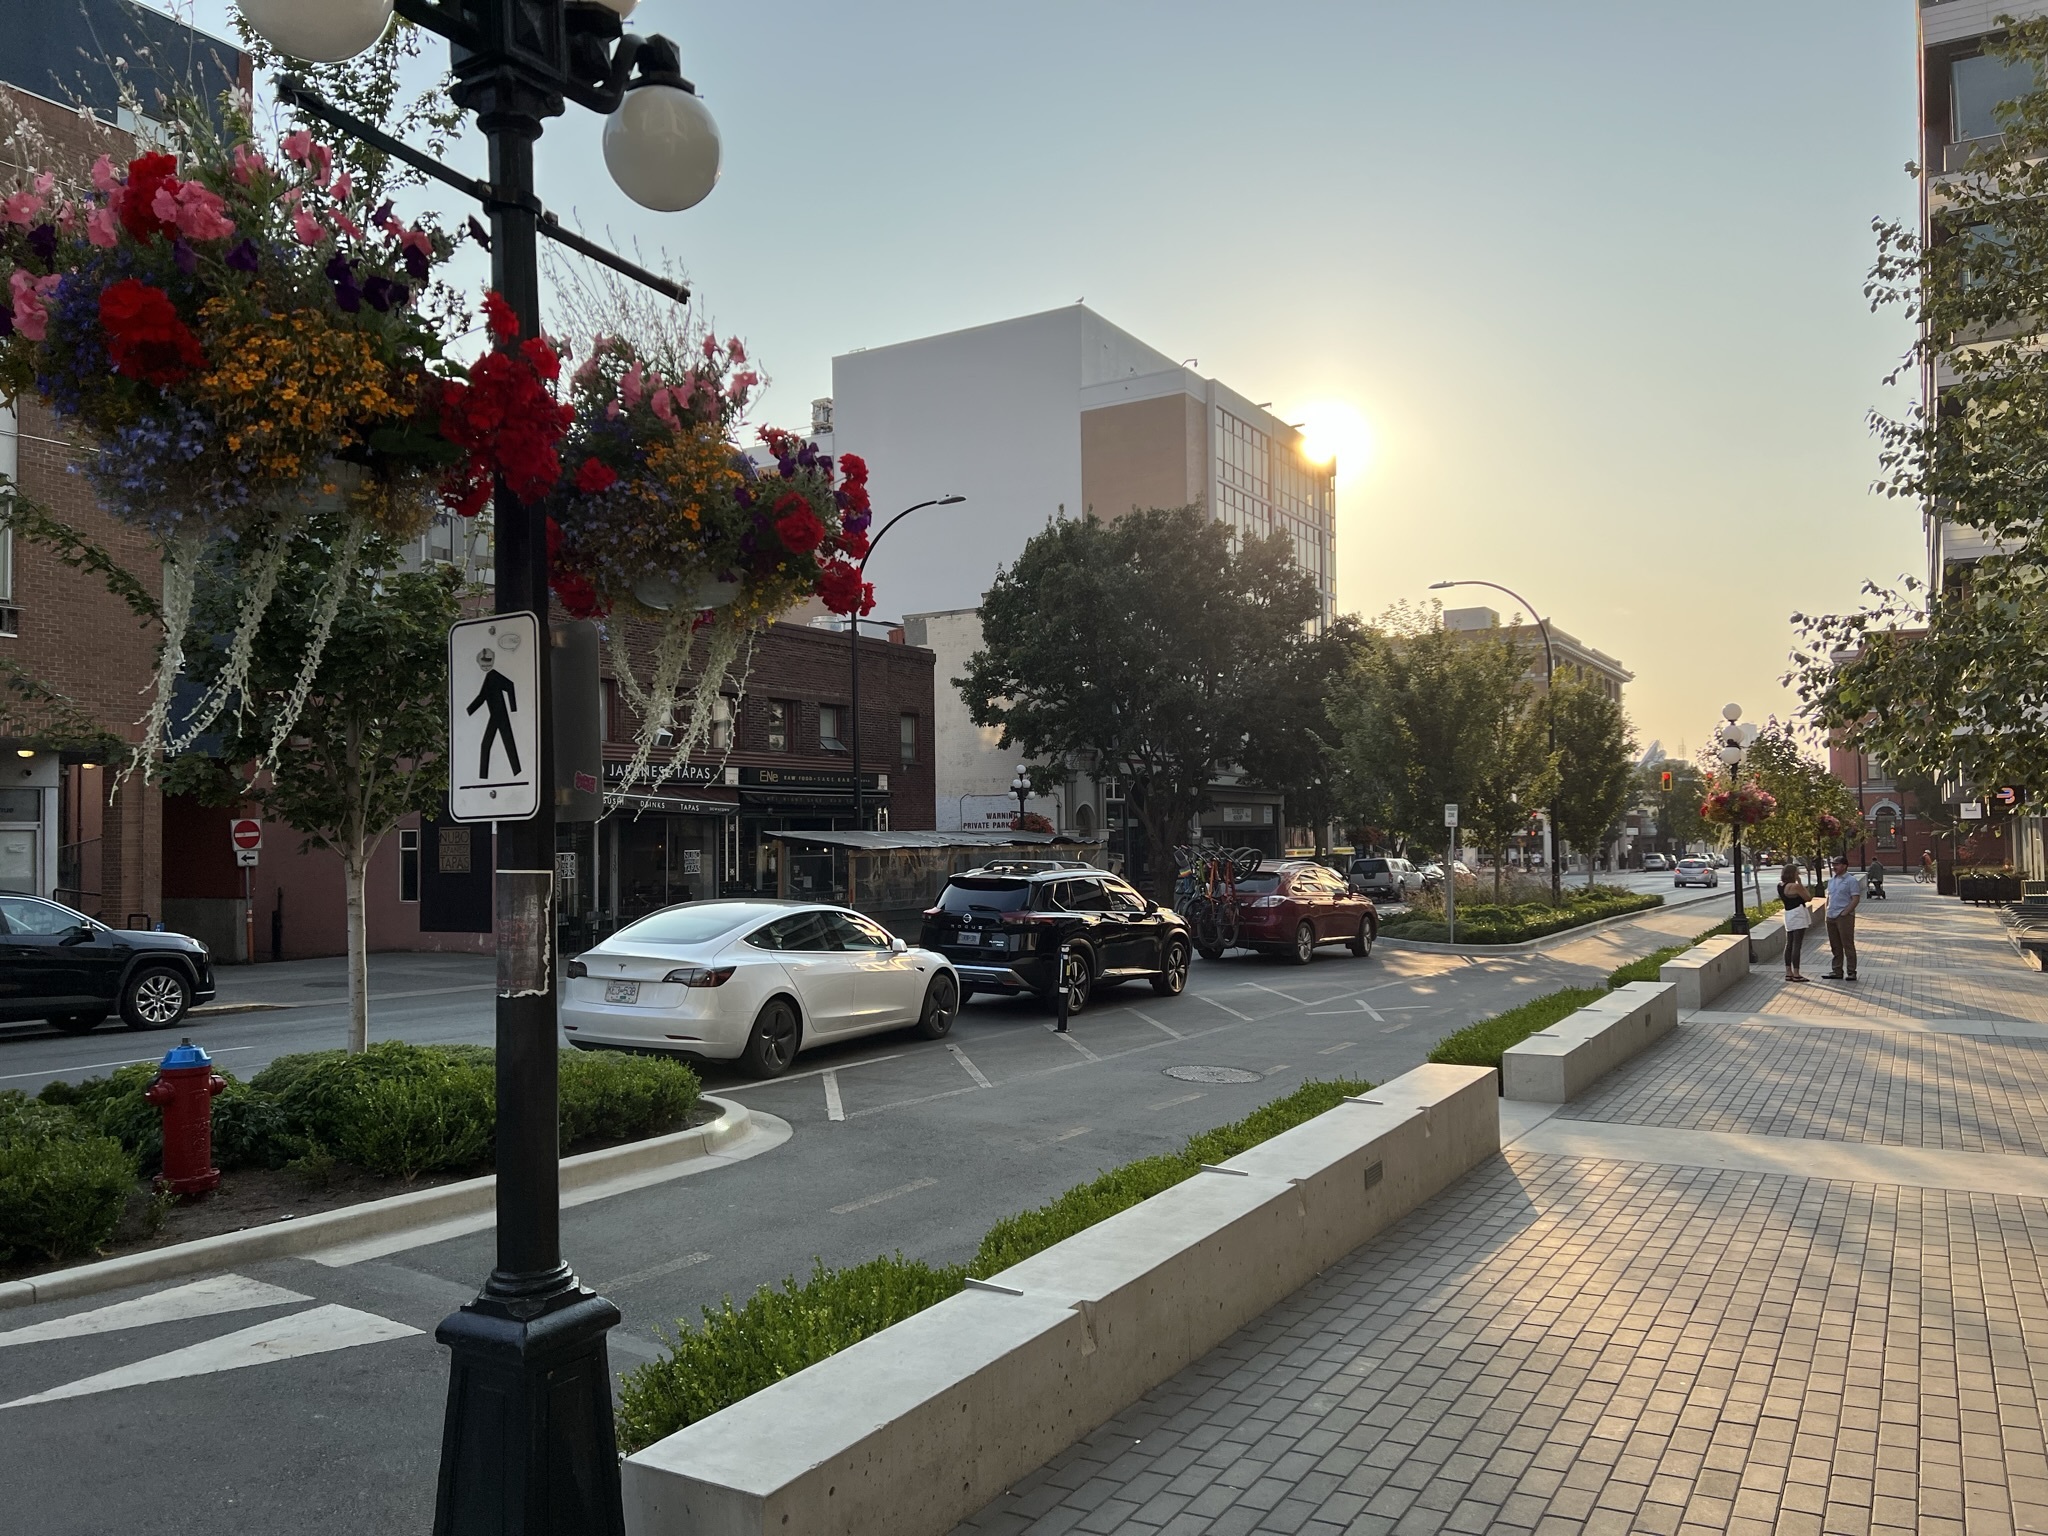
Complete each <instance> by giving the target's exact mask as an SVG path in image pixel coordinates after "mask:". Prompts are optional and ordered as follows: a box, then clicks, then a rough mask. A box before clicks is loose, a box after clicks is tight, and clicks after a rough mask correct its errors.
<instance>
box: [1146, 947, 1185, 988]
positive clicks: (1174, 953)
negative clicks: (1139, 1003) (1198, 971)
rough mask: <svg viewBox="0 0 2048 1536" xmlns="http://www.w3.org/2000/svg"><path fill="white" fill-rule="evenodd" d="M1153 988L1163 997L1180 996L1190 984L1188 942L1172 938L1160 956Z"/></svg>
mask: <svg viewBox="0 0 2048 1536" xmlns="http://www.w3.org/2000/svg"><path fill="white" fill-rule="evenodd" d="M1151 981H1152V990H1153V991H1154V992H1157V993H1158V994H1159V995H1160V996H1161V997H1179V996H1180V995H1181V993H1182V992H1184V991H1186V990H1187V985H1188V942H1187V940H1186V939H1181V938H1172V939H1168V940H1167V941H1166V948H1165V950H1164V952H1163V953H1162V954H1161V956H1160V961H1159V974H1158V975H1156V976H1154V977H1152V978H1151Z"/></svg>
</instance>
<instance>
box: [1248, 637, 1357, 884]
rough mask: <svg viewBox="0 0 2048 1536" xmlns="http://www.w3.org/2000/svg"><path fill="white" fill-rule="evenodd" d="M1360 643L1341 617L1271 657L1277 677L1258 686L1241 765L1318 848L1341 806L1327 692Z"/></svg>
mask: <svg viewBox="0 0 2048 1536" xmlns="http://www.w3.org/2000/svg"><path fill="white" fill-rule="evenodd" d="M1366 643H1367V639H1366V630H1365V626H1364V625H1363V624H1362V623H1361V622H1360V621H1359V619H1358V618H1357V616H1356V615H1354V614H1348V613H1346V614H1340V615H1338V617H1337V618H1336V620H1335V621H1334V622H1332V623H1331V625H1330V627H1329V628H1328V629H1327V630H1325V631H1324V632H1323V633H1322V634H1321V635H1318V636H1316V637H1314V638H1313V639H1310V640H1307V641H1305V642H1303V643H1302V645H1301V646H1300V647H1299V648H1298V649H1296V650H1293V651H1292V653H1291V654H1290V653H1282V654H1281V655H1280V656H1278V657H1276V658H1275V660H1276V661H1278V662H1280V663H1281V665H1280V666H1279V668H1278V675H1276V676H1273V677H1271V678H1269V679H1267V680H1266V682H1265V683H1264V684H1263V685H1262V688H1261V692H1262V694H1263V696H1264V706H1263V708H1262V709H1261V710H1260V712H1259V719H1258V723H1257V724H1256V726H1255V727H1254V729H1253V730H1252V732H1251V737H1250V739H1249V740H1248V741H1246V742H1245V744H1244V751H1243V754H1242V757H1241V759H1240V761H1241V763H1242V765H1243V767H1244V770H1245V773H1246V775H1247V776H1248V777H1249V779H1250V780H1251V782H1252V783H1254V784H1258V785H1260V786H1262V787H1264V788H1266V789H1276V790H1278V791H1280V793H1281V795H1282V796H1283V797H1284V800H1285V804H1286V810H1287V819H1288V822H1289V823H1290V824H1291V825H1294V826H1305V827H1308V828H1310V829H1311V830H1312V831H1313V833H1314V834H1315V838H1316V843H1317V847H1318V849H1319V850H1320V849H1321V846H1322V839H1323V837H1324V834H1325V831H1326V829H1327V828H1328V827H1329V825H1330V823H1331V822H1332V821H1333V820H1335V819H1336V818H1337V817H1338V816H1339V815H1340V814H1342V812H1343V810H1344V808H1345V807H1344V800H1345V793H1344V787H1343V783H1342V777H1343V771H1342V768H1341V765H1340V763H1339V760H1338V757H1337V754H1336V752H1335V750H1334V745H1335V743H1336V740H1337V728H1336V725H1335V724H1334V723H1333V722H1332V721H1331V719H1330V709H1329V701H1330V694H1331V691H1332V690H1333V689H1334V688H1335V687H1336V685H1337V683H1338V682H1339V681H1340V680H1341V679H1342V678H1343V677H1344V675H1345V674H1346V673H1348V672H1349V671H1350V670H1351V664H1352V662H1353V661H1354V660H1356V659H1357V657H1358V654H1359V652H1360V650H1361V648H1362V647H1363V646H1364V645H1365V644H1366Z"/></svg>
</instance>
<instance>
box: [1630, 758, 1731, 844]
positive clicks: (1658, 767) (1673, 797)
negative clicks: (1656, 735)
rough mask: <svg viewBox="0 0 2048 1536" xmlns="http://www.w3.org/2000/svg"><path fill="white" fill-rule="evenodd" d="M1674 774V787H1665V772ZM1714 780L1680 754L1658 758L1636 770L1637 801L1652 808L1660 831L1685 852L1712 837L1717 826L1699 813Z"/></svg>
mask: <svg viewBox="0 0 2048 1536" xmlns="http://www.w3.org/2000/svg"><path fill="white" fill-rule="evenodd" d="M1667 773H1668V774H1670V775H1671V787H1670V788H1669V789H1666V788H1664V775H1665V774H1667ZM1711 782H1712V780H1711V778H1710V776H1709V775H1707V774H1705V773H1702V772H1701V771H1700V770H1699V768H1698V767H1696V766H1695V765H1693V764H1692V763H1688V762H1684V761H1682V760H1680V759H1679V758H1675V757H1666V758H1659V759H1658V760H1657V761H1656V762H1654V763H1647V764H1645V765H1644V766H1643V767H1642V768H1641V769H1639V770H1638V771H1637V777H1636V795H1637V804H1639V805H1645V806H1648V807H1650V808H1651V810H1652V811H1653V813H1654V814H1655V816H1656V818H1657V830H1658V832H1659V833H1660V834H1661V835H1662V836H1664V837H1666V838H1669V839H1670V841H1671V845H1672V847H1673V848H1674V849H1676V850H1678V851H1680V852H1683V851H1684V850H1685V849H1686V848H1688V847H1690V846H1691V845H1692V844H1694V843H1697V842H1703V841H1711V840H1712V839H1713V836H1714V829H1713V828H1710V827H1709V826H1708V825H1707V823H1706V821H1705V819H1704V818H1703V817H1701V815H1700V803H1701V802H1702V801H1704V800H1705V799H1706V798H1707V789H1708V786H1709V785H1710V784H1711Z"/></svg>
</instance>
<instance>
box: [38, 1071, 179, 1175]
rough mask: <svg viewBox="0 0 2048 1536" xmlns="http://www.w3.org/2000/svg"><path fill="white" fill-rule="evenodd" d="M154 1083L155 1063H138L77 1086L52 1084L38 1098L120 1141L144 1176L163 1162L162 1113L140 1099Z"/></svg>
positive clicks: (102, 1133)
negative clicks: (67, 1109)
mask: <svg viewBox="0 0 2048 1536" xmlns="http://www.w3.org/2000/svg"><path fill="white" fill-rule="evenodd" d="M155 1081H156V1063H154V1062H150V1061H137V1062H131V1063H130V1064H129V1065H127V1066H125V1067H117V1068H115V1069H114V1070H113V1071H112V1072H110V1073H108V1074H107V1076H105V1077H92V1078H87V1079H86V1080H85V1081H84V1082H82V1083H79V1084H77V1085H76V1086H71V1085H68V1084H66V1085H61V1086H60V1085H59V1084H56V1083H51V1084H50V1085H49V1086H48V1087H46V1088H44V1089H43V1091H42V1092H41V1093H40V1094H39V1095H37V1098H38V1099H39V1100H40V1102H42V1103H44V1104H69V1106H70V1107H71V1108H72V1109H73V1110H74V1111H76V1112H77V1114H78V1116H79V1118H80V1119H82V1120H84V1121H85V1122H86V1123H87V1124H88V1125H90V1126H91V1127H92V1128H93V1129H94V1130H96V1131H98V1132H99V1133H100V1134H101V1135H103V1136H111V1137H113V1138H114V1140H116V1141H118V1142H120V1143H121V1145H122V1146H123V1147H124V1148H125V1149H126V1150H127V1152H128V1155H129V1157H131V1158H133V1159H134V1161H135V1165H136V1166H137V1167H138V1168H140V1169H142V1170H143V1171H144V1172H145V1173H147V1172H150V1171H151V1170H153V1169H156V1168H159V1167H161V1166H162V1165H163V1159H164V1117H163V1111H162V1110H161V1109H159V1108H158V1107H157V1106H156V1105H154V1104H152V1103H150V1102H149V1100H148V1099H146V1098H144V1097H143V1095H144V1094H145V1093H147V1092H148V1091H149V1085H150V1084H151V1083H153V1082H155ZM67 1088H68V1090H69V1091H68V1092H65V1091H62V1090H63V1089H67ZM52 1090H59V1091H57V1092H55V1093H53V1092H52Z"/></svg>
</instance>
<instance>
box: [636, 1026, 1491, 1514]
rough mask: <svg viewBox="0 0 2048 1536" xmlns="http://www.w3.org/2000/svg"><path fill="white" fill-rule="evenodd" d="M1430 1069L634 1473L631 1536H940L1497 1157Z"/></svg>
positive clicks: (982, 1291) (1120, 1221) (1484, 1104)
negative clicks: (785, 1535)
mask: <svg viewBox="0 0 2048 1536" xmlns="http://www.w3.org/2000/svg"><path fill="white" fill-rule="evenodd" d="M1496 1106H1497V1099H1496V1095H1495V1091H1494V1086H1493V1073H1492V1071H1491V1070H1490V1069H1488V1068H1483V1067H1450V1066H1436V1065H1431V1066H1424V1067H1419V1068H1417V1069H1416V1070H1415V1071H1413V1072H1410V1073H1407V1074H1406V1075H1404V1076H1402V1077H1399V1078H1396V1079H1395V1080H1394V1081H1393V1082H1390V1083H1388V1084H1387V1085H1386V1086H1385V1087H1383V1088H1380V1089H1377V1090H1375V1091H1374V1092H1372V1093H1370V1094H1367V1095H1364V1096H1362V1099H1361V1100H1359V1101H1353V1102H1348V1103H1345V1104H1342V1105H1339V1106H1338V1107H1337V1108H1336V1109H1333V1110H1331V1111H1330V1112H1329V1113H1327V1114H1324V1115H1321V1116H1318V1117H1317V1118H1316V1119H1314V1120H1312V1121H1310V1122H1308V1123H1307V1124H1305V1125H1301V1126H1297V1127H1295V1128H1294V1129H1293V1130H1291V1131H1287V1132H1285V1133H1283V1134H1282V1135H1279V1136H1276V1137H1274V1138H1273V1139H1272V1140H1271V1141H1268V1142H1266V1143H1264V1144H1262V1145H1261V1146H1258V1147H1255V1148H1253V1149H1252V1150H1251V1151H1249V1152H1246V1153H1244V1154H1242V1155H1241V1156H1238V1157H1234V1158H1232V1159H1231V1160H1230V1161H1229V1162H1228V1163H1226V1164H1223V1165H1222V1166H1221V1167H1220V1168H1217V1169H1213V1170H1205V1171H1204V1172H1203V1173H1201V1174H1200V1175H1198V1176H1197V1177H1195V1178H1193V1179H1190V1180H1188V1181H1187V1182H1186V1183H1183V1184H1180V1185H1177V1186H1175V1187H1174V1188H1172V1189H1169V1190H1167V1191H1165V1192H1164V1193H1162V1194H1160V1195H1157V1196H1154V1197H1153V1198H1152V1199H1150V1200H1147V1201H1145V1202H1143V1203H1142V1204H1140V1205H1138V1206H1135V1207H1133V1208H1132V1209H1130V1210H1128V1211H1124V1212H1121V1213H1119V1214H1118V1215H1116V1216H1113V1217H1111V1218H1110V1219H1109V1220H1107V1221H1105V1222H1102V1223H1100V1224H1098V1225H1096V1226H1094V1227H1091V1228H1089V1229H1088V1230H1087V1231H1085V1232H1082V1233H1079V1234H1077V1235H1076V1236H1074V1237H1071V1238H1069V1239H1067V1240H1066V1241H1065V1242H1062V1243H1058V1244H1056V1245H1054V1246H1053V1247H1051V1248H1048V1249H1047V1250H1046V1251H1045V1252H1043V1253H1040V1254H1037V1255H1034V1256H1033V1257H1032V1258H1030V1259H1027V1260H1025V1261H1024V1262H1023V1263H1021V1264H1018V1265H1015V1266H1014V1267H1012V1268H1010V1269H1008V1270H1005V1271H1004V1272H1003V1273H1002V1274H1000V1275H997V1276H995V1277H994V1278H993V1280H991V1281H990V1282H988V1283H987V1284H986V1285H985V1286H983V1287H981V1288H976V1289H970V1290H968V1291H966V1292H964V1293H962V1294H961V1295H958V1296H955V1297H952V1298H951V1299H949V1300H947V1301H944V1302H941V1303H940V1304H939V1305H938V1306H936V1307H932V1308H930V1309H929V1310H927V1311H924V1312H921V1313H919V1314H918V1315H917V1316H915V1317H912V1318H909V1319H907V1320H906V1321H904V1322H901V1323H899V1324H897V1325H896V1326H895V1327H893V1328H889V1329H886V1330H884V1331H883V1332H881V1333H879V1334H877V1335H875V1336H874V1337H873V1338H870V1339H865V1340H863V1341H862V1342H860V1343H859V1344H856V1345H854V1346H853V1347H852V1348H851V1349H847V1350H844V1351H842V1352H841V1353H839V1354H837V1355H834V1356H832V1357H831V1358H830V1359H828V1360H823V1361H820V1362H819V1363H818V1364H817V1365H814V1366H812V1367H810V1368H809V1369H808V1370H805V1371H802V1372H799V1373H798V1374H797V1375H795V1376H792V1377H790V1378H789V1379H788V1380H786V1381H781V1382H778V1383H776V1384H775V1385H774V1386H772V1387H770V1388H768V1389H767V1390H766V1391H763V1392H758V1393H756V1394H755V1395H754V1396H752V1397H749V1398H747V1399H746V1400H744V1401H743V1402H739V1403H735V1404H734V1405H733V1406H731V1407H730V1408H727V1409H725V1410H723V1411H722V1412H720V1413H716V1414H713V1415H712V1416H711V1417H710V1418H708V1419H705V1420H703V1421H701V1422H699V1423H696V1424H692V1425H690V1426H688V1427H687V1428H685V1429H682V1430H680V1431H678V1432H677V1433H675V1434H673V1435H670V1436H669V1437H668V1438H667V1439H665V1440H662V1441H660V1442H658V1443H657V1444H655V1445H652V1446H649V1447H648V1448H647V1449H645V1450H643V1451H641V1452H639V1453H638V1454H636V1455H634V1456H632V1457H630V1458H628V1459H627V1461H626V1463H625V1467H624V1484H625V1500H626V1526H627V1530H628V1532H629V1533H632V1536H742V1533H744V1536H768V1533H782V1532H792V1531H804V1532H832V1533H835V1536H918V1533H922V1532H929V1533H932V1536H939V1533H943V1532H945V1531H947V1530H950V1529H951V1528H952V1526H953V1525H954V1524H956V1523H957V1522H958V1521H959V1520H960V1519H961V1518H963V1517H964V1516H966V1515H968V1514H971V1513H972V1512H973V1511H974V1510H976V1509H978V1508H980V1507H981V1506H982V1505H983V1504H985V1503H986V1502H987V1501H988V1500H989V1499H991V1498H993V1497H995V1496H996V1495H997V1494H998V1493H1000V1492H1001V1491H1002V1490H1003V1489H1004V1488H1005V1487H1006V1486H1008V1485H1009V1483H1010V1482H1011V1481H1013V1480H1014V1479H1016V1478H1017V1477H1019V1476H1021V1475H1023V1474H1024V1473H1026V1472H1028V1471H1030V1470H1031V1469H1032V1468H1034V1467H1037V1466H1039V1465H1040V1464H1042V1463H1043V1462H1045V1461H1046V1460H1047V1459H1048V1458H1050V1457H1051V1456H1053V1455H1055V1454H1057V1453H1058V1452H1059V1451H1061V1450H1063V1449H1065V1448H1066V1447H1067V1446H1069V1445H1071V1444H1073V1443H1074V1442H1075V1441H1076V1440H1078V1439H1080V1438H1081V1437H1082V1436H1083V1435H1085V1434H1087V1433H1088V1432H1089V1431H1090V1430H1092V1429H1093V1428H1095V1426H1096V1425H1098V1424H1100V1423H1102V1422H1103V1420H1105V1419H1107V1418H1109V1417H1110V1416H1111V1415H1113V1414H1115V1413H1116V1412H1118V1411H1119V1410H1121V1409H1122V1408H1124V1407H1126V1406H1128V1405H1129V1404H1130V1403H1132V1402H1134V1401H1136V1400H1137V1399H1138V1398H1139V1397H1142V1396H1143V1395H1144V1394H1145V1393H1146V1392H1147V1391H1149V1390H1151V1388H1153V1387H1154V1386H1157V1385H1158V1384H1159V1383H1160V1382H1162V1381H1164V1380H1166V1379H1167V1378H1168V1377H1170V1376H1172V1375H1173V1374H1174V1373H1175V1372H1176V1371H1179V1370H1180V1369H1182V1368H1183V1367H1184V1366H1186V1365H1188V1364H1189V1363H1191V1362H1192V1361H1194V1360H1196V1359H1198V1358H1200V1357H1201V1356H1202V1355H1203V1354H1204V1353H1206V1352H1207V1351H1208V1350H1210V1349H1212V1348H1214V1347H1215V1346H1216V1345H1217V1344H1219V1343H1221V1342H1222V1341H1223V1340H1224V1339H1226V1338H1228V1337H1229V1336H1230V1335H1231V1334H1232V1333H1233V1332H1235V1331H1236V1330H1237V1329H1239V1328H1241V1327H1243V1326H1244V1325H1245V1324H1246V1323H1248V1322H1250V1321H1252V1320H1253V1319H1254V1318H1256V1317H1258V1316H1259V1315H1260V1314H1262V1313H1264V1312H1265V1311H1267V1310H1268V1309H1269V1308H1271V1307H1272V1306H1274V1305H1275V1304H1276V1303H1278V1302H1280V1301H1282V1300H1284V1299H1285V1298H1286V1297H1287V1296H1289V1295H1291V1294H1292V1293H1293V1292H1294V1291H1296V1290H1298V1289H1299V1288H1300V1287H1301V1286H1302V1285H1303V1284H1305V1283H1306V1282H1307V1281H1308V1280H1310V1279H1312V1278H1314V1276H1315V1275H1316V1274H1317V1273H1319V1272H1320V1271H1321V1270H1323V1269H1324V1268H1326V1267H1328V1266H1329V1265H1330V1264H1331V1263H1333V1262H1335V1261H1336V1260H1337V1259H1339V1258H1341V1257H1342V1256H1343V1255H1345V1254H1346V1253H1349V1252H1350V1251H1351V1250H1352V1249H1354V1248H1356V1247H1357V1246H1358V1245H1359V1244H1360V1243H1362V1242H1364V1241H1365V1240H1366V1239H1367V1238H1369V1237H1371V1236H1372V1235H1373V1234H1374V1233H1375V1232H1378V1231H1380V1230H1381V1229H1382V1228H1384V1227H1385V1226H1386V1225H1388V1224H1389V1223H1390V1222H1393V1221H1395V1220H1397V1219H1398V1218H1399V1217H1401V1216H1403V1215H1405V1214H1406V1213H1407V1212H1409V1211H1411V1210H1413V1209H1414V1208H1415V1207H1416V1206H1417V1205H1419V1204H1421V1203H1422V1202H1423V1201H1424V1200H1426V1199H1428V1198H1429V1197H1430V1196H1431V1195H1433V1194H1435V1193H1436V1192H1437V1191H1439V1190H1441V1189H1443V1188H1444V1187H1445V1186H1446V1185H1447V1184H1449V1183H1451V1182H1452V1181H1453V1180H1454V1179H1456V1178H1458V1177H1459V1176H1460V1175H1461V1174H1463V1173H1465V1172H1466V1171H1467V1170H1468V1169H1470V1168H1472V1167H1473V1166H1475V1165H1476V1164H1478V1163H1479V1162H1481V1161H1483V1160H1484V1159H1486V1158H1487V1157H1490V1156H1492V1155H1493V1154H1494V1153H1495V1152H1497V1151H1498V1150H1499V1146H1500V1124H1499V1117H1498V1110H1497V1107H1496Z"/></svg>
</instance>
